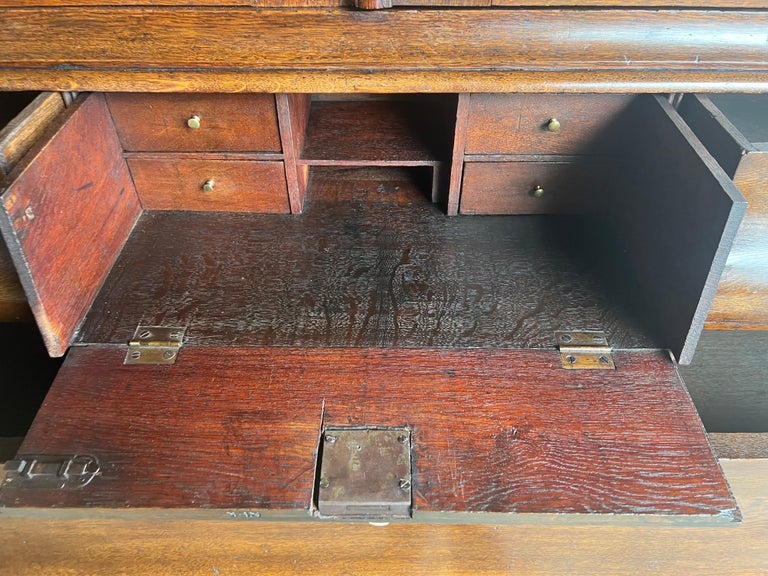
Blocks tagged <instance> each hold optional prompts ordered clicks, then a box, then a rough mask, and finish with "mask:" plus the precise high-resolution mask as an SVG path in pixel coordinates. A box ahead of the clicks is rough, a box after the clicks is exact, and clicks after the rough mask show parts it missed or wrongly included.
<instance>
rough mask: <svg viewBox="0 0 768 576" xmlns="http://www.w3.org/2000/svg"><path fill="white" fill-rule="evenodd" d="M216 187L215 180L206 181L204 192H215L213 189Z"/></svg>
mask: <svg viewBox="0 0 768 576" xmlns="http://www.w3.org/2000/svg"><path fill="white" fill-rule="evenodd" d="M215 185H216V182H215V181H214V180H206V181H205V184H203V192H213V187H214V186H215Z"/></svg>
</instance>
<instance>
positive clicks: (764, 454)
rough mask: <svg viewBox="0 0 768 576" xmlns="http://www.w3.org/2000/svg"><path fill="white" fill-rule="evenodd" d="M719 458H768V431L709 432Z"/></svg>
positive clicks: (713, 447) (708, 435) (710, 440)
mask: <svg viewBox="0 0 768 576" xmlns="http://www.w3.org/2000/svg"><path fill="white" fill-rule="evenodd" d="M707 437H708V438H709V442H710V444H711V445H712V449H713V450H714V451H715V454H717V457H718V458H721V459H723V458H729V459H735V458H765V459H768V432H758V433H749V432H736V433H728V434H722V433H717V432H715V433H711V434H707Z"/></svg>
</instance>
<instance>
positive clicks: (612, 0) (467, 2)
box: [0, 0, 765, 9]
mask: <svg viewBox="0 0 768 576" xmlns="http://www.w3.org/2000/svg"><path fill="white" fill-rule="evenodd" d="M389 3H391V5H392V6H425V7H426V6H438V7H490V6H499V7H502V6H504V7H512V6H524V7H533V6H542V7H563V6H576V7H588V6H590V7H606V6H610V7H614V6H615V7H620V8H628V7H638V8H648V7H652V6H660V7H663V8H677V7H680V8H701V7H702V0H389ZM131 4H132V5H135V6H158V5H159V6H249V7H253V6H257V7H260V8H294V7H297V8H300V7H304V8H307V7H314V8H325V7H340V6H347V7H351V6H353V5H354V0H258V3H255V2H253V1H252V0H162V1H158V0H132V1H131ZM26 5H27V4H26V3H24V2H23V1H21V0H0V6H8V7H23V6H26ZM35 5H37V6H55V7H61V6H111V5H118V6H123V5H124V3H123V2H120V0H36V1H35ZM706 7H707V8H711V9H716V8H764V7H765V3H764V1H763V0H709V1H708V2H707V3H706Z"/></svg>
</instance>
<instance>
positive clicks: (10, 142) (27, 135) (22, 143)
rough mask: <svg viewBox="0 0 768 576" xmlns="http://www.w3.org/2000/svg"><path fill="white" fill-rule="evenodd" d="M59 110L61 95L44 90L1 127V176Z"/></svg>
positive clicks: (62, 107) (24, 152) (9, 169)
mask: <svg viewBox="0 0 768 576" xmlns="http://www.w3.org/2000/svg"><path fill="white" fill-rule="evenodd" d="M62 110H64V101H63V100H62V99H61V95H60V94H55V93H51V92H46V93H44V94H39V95H38V96H37V97H35V98H34V99H33V100H32V101H31V102H30V103H29V104H28V105H27V106H25V107H24V109H23V110H21V111H20V112H19V114H18V115H16V116H15V117H14V118H13V119H12V120H11V121H10V122H9V123H8V124H6V125H5V126H3V128H2V130H0V176H4V175H6V174H8V173H9V172H10V171H11V169H12V168H13V167H14V166H15V165H16V163H17V162H18V161H19V160H20V159H21V158H22V157H23V156H24V154H26V153H27V152H28V151H29V149H30V148H31V147H32V145H33V144H34V143H35V142H36V141H37V139H38V138H40V136H41V135H42V134H43V133H44V132H45V131H46V130H47V128H48V125H49V124H50V123H51V122H52V121H53V119H54V118H55V117H56V116H58V115H59V114H60V113H61V111H62Z"/></svg>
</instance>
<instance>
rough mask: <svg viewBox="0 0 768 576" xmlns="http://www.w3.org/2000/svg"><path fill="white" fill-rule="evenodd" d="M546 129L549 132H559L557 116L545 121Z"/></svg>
mask: <svg viewBox="0 0 768 576" xmlns="http://www.w3.org/2000/svg"><path fill="white" fill-rule="evenodd" d="M547 130H548V131H549V132H560V121H559V120H558V119H557V118H550V119H549V122H547Z"/></svg>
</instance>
